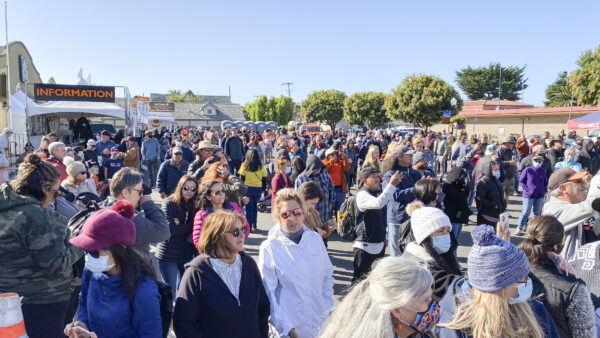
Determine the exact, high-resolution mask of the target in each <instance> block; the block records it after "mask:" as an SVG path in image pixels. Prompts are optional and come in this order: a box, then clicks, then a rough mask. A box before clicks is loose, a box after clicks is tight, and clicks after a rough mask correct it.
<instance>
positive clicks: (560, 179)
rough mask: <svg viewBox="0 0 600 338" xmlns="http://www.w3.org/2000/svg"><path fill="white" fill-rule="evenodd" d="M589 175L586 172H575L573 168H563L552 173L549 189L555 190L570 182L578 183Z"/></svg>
mask: <svg viewBox="0 0 600 338" xmlns="http://www.w3.org/2000/svg"><path fill="white" fill-rule="evenodd" d="M587 174H588V173H587V172H586V171H581V172H575V170H573V169H571V168H562V169H559V170H557V171H555V172H553V173H552V175H551V176H550V179H549V180H548V189H550V190H554V189H556V188H558V187H559V186H560V185H561V184H564V183H567V182H569V181H577V180H580V179H582V178H584V177H585V176H586V175H587Z"/></svg>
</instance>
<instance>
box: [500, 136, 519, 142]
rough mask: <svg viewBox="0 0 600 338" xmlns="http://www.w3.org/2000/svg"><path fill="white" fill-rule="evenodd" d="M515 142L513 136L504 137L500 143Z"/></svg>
mask: <svg viewBox="0 0 600 338" xmlns="http://www.w3.org/2000/svg"><path fill="white" fill-rule="evenodd" d="M516 142H517V140H516V139H515V138H514V137H513V136H510V135H506V136H504V140H503V141H502V143H516Z"/></svg>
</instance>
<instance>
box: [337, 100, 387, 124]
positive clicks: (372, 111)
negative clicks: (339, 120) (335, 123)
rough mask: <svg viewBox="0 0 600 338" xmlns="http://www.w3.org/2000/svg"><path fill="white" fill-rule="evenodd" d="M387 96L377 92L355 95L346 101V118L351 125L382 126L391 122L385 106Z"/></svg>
mask: <svg viewBox="0 0 600 338" xmlns="http://www.w3.org/2000/svg"><path fill="white" fill-rule="evenodd" d="M384 104H385V94H383V93H376V92H363V93H354V94H352V95H350V96H349V97H348V98H346V100H345V101H344V118H345V119H346V123H348V124H350V125H357V126H364V125H365V124H368V125H378V126H380V125H382V124H384V123H387V122H388V121H389V118H388V117H387V115H386V113H385V109H383V106H384Z"/></svg>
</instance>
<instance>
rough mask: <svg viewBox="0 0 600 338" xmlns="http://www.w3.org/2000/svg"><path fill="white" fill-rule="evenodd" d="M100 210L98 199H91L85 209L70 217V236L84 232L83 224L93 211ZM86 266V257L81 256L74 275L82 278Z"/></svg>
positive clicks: (68, 224) (68, 223) (74, 265)
mask: <svg viewBox="0 0 600 338" xmlns="http://www.w3.org/2000/svg"><path fill="white" fill-rule="evenodd" d="M98 210H100V206H98V203H97V202H96V201H93V200H92V201H90V202H89V203H88V204H87V205H86V207H85V209H83V210H81V211H80V212H78V213H76V214H75V216H73V217H71V219H69V222H67V227H68V228H69V231H70V235H69V236H70V238H73V237H77V236H79V235H80V234H81V233H82V232H83V225H84V224H85V221H87V219H88V218H89V217H90V216H92V214H93V213H95V212H96V211H98ZM84 266H85V257H81V258H80V259H79V260H78V261H77V262H75V264H73V276H75V277H76V278H81V276H82V275H83V267H84Z"/></svg>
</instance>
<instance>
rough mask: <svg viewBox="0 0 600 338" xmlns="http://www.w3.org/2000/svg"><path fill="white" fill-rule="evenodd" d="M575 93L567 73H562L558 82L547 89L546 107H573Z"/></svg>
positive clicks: (557, 79)
mask: <svg viewBox="0 0 600 338" xmlns="http://www.w3.org/2000/svg"><path fill="white" fill-rule="evenodd" d="M572 95H573V93H572V92H571V86H570V85H569V82H568V81H567V72H560V73H559V74H558V77H557V78H556V80H555V81H554V82H553V83H552V84H550V85H548V87H546V101H544V106H546V107H565V106H570V105H571V99H572Z"/></svg>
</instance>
